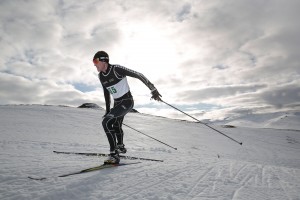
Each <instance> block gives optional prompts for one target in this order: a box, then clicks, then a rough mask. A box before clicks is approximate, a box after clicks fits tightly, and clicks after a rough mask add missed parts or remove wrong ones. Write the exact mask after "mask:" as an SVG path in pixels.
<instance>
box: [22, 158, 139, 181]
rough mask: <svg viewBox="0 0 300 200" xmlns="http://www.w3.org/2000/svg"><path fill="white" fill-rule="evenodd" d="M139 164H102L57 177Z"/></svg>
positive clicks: (35, 178)
mask: <svg viewBox="0 0 300 200" xmlns="http://www.w3.org/2000/svg"><path fill="white" fill-rule="evenodd" d="M139 163H141V162H131V163H119V164H103V165H99V166H96V167H91V168H87V169H84V170H80V171H76V172H71V173H67V174H62V175H59V176H58V177H61V178H62V177H67V176H73V175H76V174H83V173H88V172H93V171H98V170H102V169H107V168H112V167H118V166H126V165H134V164H139ZM28 178H29V179H31V180H36V181H42V180H46V179H49V178H50V177H48V178H47V177H40V178H39V177H32V176H28ZM52 178H54V177H52Z"/></svg>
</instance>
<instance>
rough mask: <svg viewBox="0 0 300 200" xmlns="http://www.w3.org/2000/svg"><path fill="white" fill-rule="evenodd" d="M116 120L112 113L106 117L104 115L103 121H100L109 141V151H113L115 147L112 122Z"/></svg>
mask: <svg viewBox="0 0 300 200" xmlns="http://www.w3.org/2000/svg"><path fill="white" fill-rule="evenodd" d="M115 121H116V118H114V116H113V115H109V114H108V115H107V116H106V117H104V119H103V121H102V126H103V129H104V131H105V133H106V136H107V139H108V142H109V146H110V152H114V151H115V149H116V145H117V142H116V134H115V131H114V129H113V124H114V122H115Z"/></svg>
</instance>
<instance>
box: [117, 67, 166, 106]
mask: <svg viewBox="0 0 300 200" xmlns="http://www.w3.org/2000/svg"><path fill="white" fill-rule="evenodd" d="M116 72H117V74H122V75H125V76H130V77H133V78H137V79H139V80H140V81H142V82H143V83H144V84H145V85H146V86H147V87H148V88H149V89H150V91H151V94H152V97H151V99H154V100H156V101H161V97H162V96H161V94H160V93H159V92H158V90H157V89H156V87H155V86H154V85H153V84H152V83H151V82H150V81H149V80H148V79H147V78H146V77H145V76H144V75H143V74H142V73H139V72H136V71H134V70H131V69H128V68H126V67H122V66H118V67H117V68H116Z"/></svg>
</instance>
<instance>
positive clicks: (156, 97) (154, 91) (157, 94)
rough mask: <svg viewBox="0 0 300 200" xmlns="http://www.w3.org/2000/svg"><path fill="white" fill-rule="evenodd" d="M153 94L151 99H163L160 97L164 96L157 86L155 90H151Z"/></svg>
mask: <svg viewBox="0 0 300 200" xmlns="http://www.w3.org/2000/svg"><path fill="white" fill-rule="evenodd" d="M151 94H152V97H151V99H154V100H156V101H162V100H161V98H160V97H162V96H161V94H159V92H158V91H157V89H156V88H155V89H154V90H152V91H151Z"/></svg>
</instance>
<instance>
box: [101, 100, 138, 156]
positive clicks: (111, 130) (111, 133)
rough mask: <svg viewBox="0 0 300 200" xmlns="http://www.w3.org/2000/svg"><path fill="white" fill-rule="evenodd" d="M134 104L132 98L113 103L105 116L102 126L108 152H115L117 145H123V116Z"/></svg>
mask: <svg viewBox="0 0 300 200" xmlns="http://www.w3.org/2000/svg"><path fill="white" fill-rule="evenodd" d="M133 105H134V102H133V99H132V98H126V99H122V100H119V101H115V102H114V107H113V108H112V109H111V110H110V112H109V113H108V114H107V115H105V117H104V119H103V121H102V125H103V128H104V131H105V133H106V136H107V139H108V142H109V145H110V152H114V151H115V150H116V146H117V144H123V135H124V133H123V130H122V122H123V119H124V116H125V115H126V114H127V113H128V112H129V111H130V110H131V109H132V108H133Z"/></svg>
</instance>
